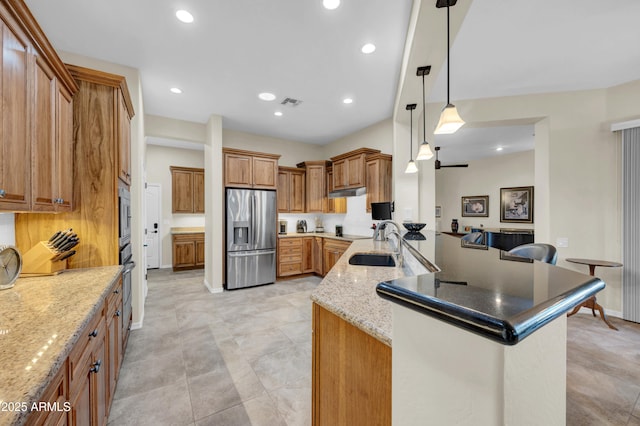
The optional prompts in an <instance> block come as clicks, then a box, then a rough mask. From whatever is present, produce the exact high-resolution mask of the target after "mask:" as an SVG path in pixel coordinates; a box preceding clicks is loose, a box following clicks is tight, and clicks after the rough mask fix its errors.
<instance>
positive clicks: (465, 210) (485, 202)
mask: <svg viewBox="0 0 640 426" xmlns="http://www.w3.org/2000/svg"><path fill="white" fill-rule="evenodd" d="M462 216H463V217H489V196H488V195H474V196H471V197H462Z"/></svg>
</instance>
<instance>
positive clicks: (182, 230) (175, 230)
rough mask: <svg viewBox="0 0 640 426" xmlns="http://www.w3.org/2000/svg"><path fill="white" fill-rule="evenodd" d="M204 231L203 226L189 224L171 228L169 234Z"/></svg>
mask: <svg viewBox="0 0 640 426" xmlns="http://www.w3.org/2000/svg"><path fill="white" fill-rule="evenodd" d="M199 233H204V226H190V227H177V228H171V235H176V234H199Z"/></svg>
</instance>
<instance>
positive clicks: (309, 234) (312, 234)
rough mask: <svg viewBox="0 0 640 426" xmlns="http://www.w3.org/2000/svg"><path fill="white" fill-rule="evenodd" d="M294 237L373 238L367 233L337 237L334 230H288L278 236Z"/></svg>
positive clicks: (349, 239) (351, 239)
mask: <svg viewBox="0 0 640 426" xmlns="http://www.w3.org/2000/svg"><path fill="white" fill-rule="evenodd" d="M294 237H298V238H299V237H322V238H331V239H334V240H342V241H355V240H367V239H369V240H370V239H371V238H372V237H371V236H366V235H349V234H344V235H342V236H341V237H337V236H336V234H334V233H333V232H313V231H311V232H288V233H286V234H278V238H294Z"/></svg>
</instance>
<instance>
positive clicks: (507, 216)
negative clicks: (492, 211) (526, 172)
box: [500, 186, 533, 223]
mask: <svg viewBox="0 0 640 426" xmlns="http://www.w3.org/2000/svg"><path fill="white" fill-rule="evenodd" d="M500 222H512V223H533V186H516V187H513V188H500Z"/></svg>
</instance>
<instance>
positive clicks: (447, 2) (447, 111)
mask: <svg viewBox="0 0 640 426" xmlns="http://www.w3.org/2000/svg"><path fill="white" fill-rule="evenodd" d="M455 4H456V0H438V2H437V3H436V7H438V8H440V7H445V6H446V8H447V105H446V106H445V107H444V109H443V110H442V113H441V114H440V121H438V125H437V126H436V130H435V131H434V132H433V133H435V134H436V135H448V134H451V133H455V132H456V131H457V130H458V129H459V128H460V127H462V126H463V125H464V120H463V119H462V118H460V114H458V110H457V109H456V106H455V105H453V104H452V103H451V101H450V98H449V91H450V90H449V85H450V83H449V80H450V73H451V62H450V58H449V51H450V50H451V46H450V43H449V6H454V5H455Z"/></svg>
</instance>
